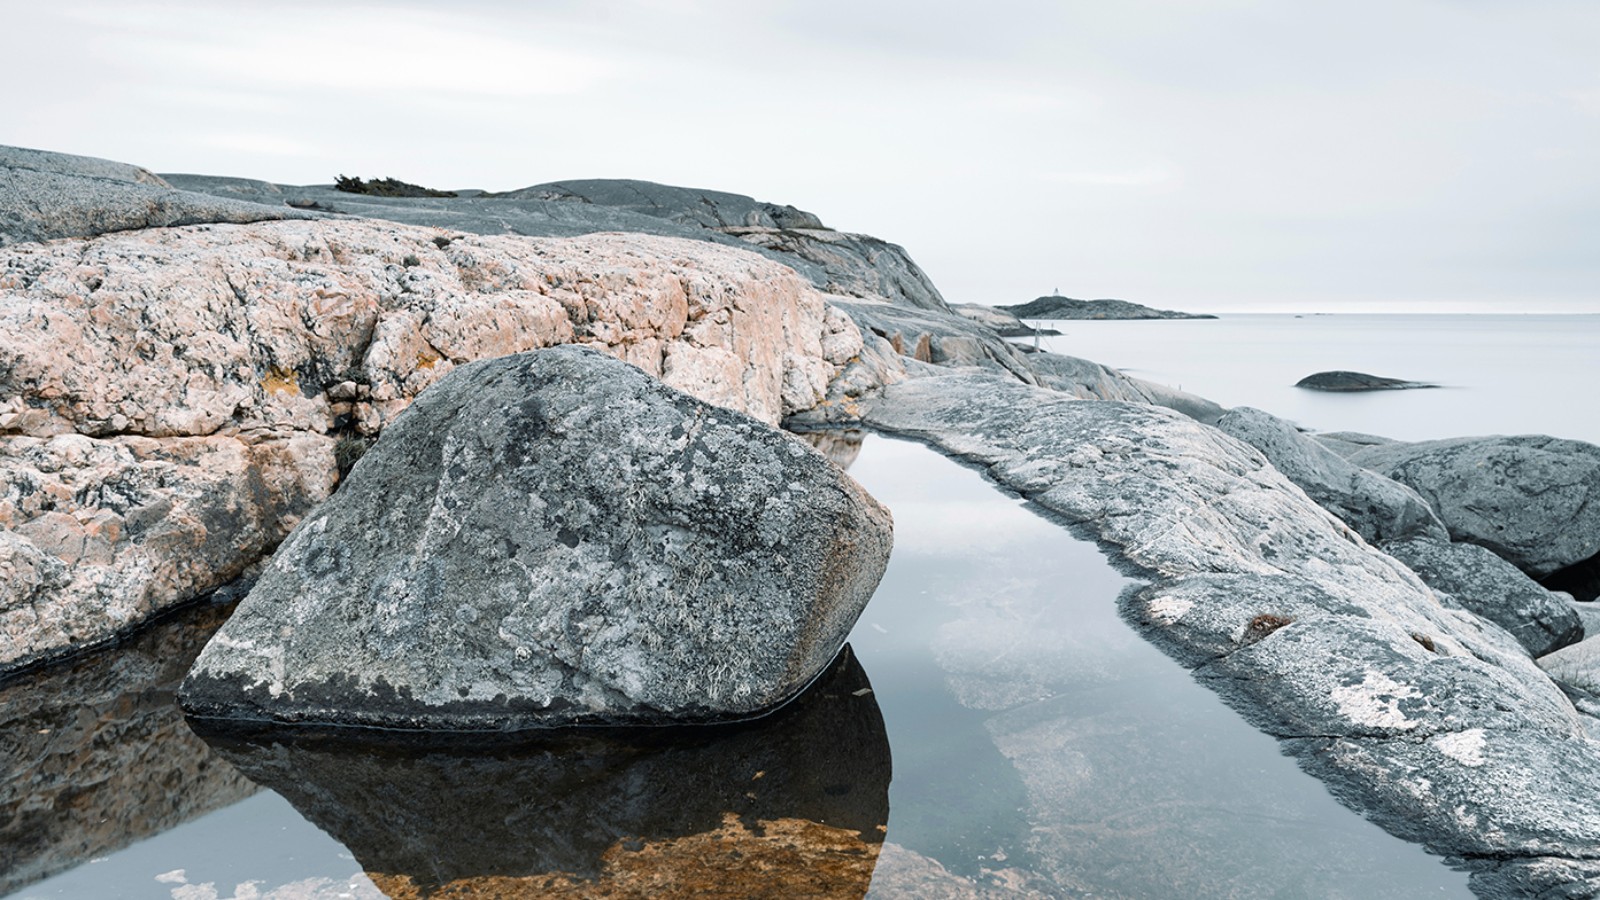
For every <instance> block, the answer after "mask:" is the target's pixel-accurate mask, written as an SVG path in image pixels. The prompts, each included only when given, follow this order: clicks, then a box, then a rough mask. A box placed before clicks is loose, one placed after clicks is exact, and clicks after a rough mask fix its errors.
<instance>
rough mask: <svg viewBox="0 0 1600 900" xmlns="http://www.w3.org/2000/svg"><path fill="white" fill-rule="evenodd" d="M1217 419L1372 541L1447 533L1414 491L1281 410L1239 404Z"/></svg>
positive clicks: (1443, 538) (1442, 538)
mask: <svg viewBox="0 0 1600 900" xmlns="http://www.w3.org/2000/svg"><path fill="white" fill-rule="evenodd" d="M1216 425H1217V427H1218V428H1220V429H1222V431H1223V432H1224V433H1225V434H1229V435H1232V436H1233V437H1236V438H1238V439H1239V440H1241V441H1244V442H1245V443H1247V444H1249V445H1250V446H1252V447H1255V448H1256V449H1257V450H1260V451H1261V452H1262V453H1263V454H1265V455H1266V457H1267V459H1268V460H1270V461H1271V462H1272V465H1273V466H1275V467H1276V468H1277V470H1278V471H1279V472H1282V473H1283V474H1284V475H1287V476H1288V477H1289V480H1290V481H1292V482H1294V483H1295V484H1297V485H1299V487H1300V489H1301V490H1303V491H1305V492H1306V495H1307V496H1309V497H1310V498H1311V499H1313V500H1315V501H1317V504H1318V505H1319V506H1321V507H1322V508H1323V509H1326V510H1327V511H1328V512H1331V513H1333V514H1334V515H1336V516H1338V517H1339V518H1340V519H1342V520H1344V523H1345V524H1346V525H1349V526H1350V527H1351V528H1354V529H1355V530H1356V531H1357V532H1358V533H1359V534H1360V535H1361V536H1362V537H1364V538H1366V539H1367V541H1368V542H1370V543H1377V542H1379V541H1392V540H1401V539H1404V538H1409V537H1430V538H1434V539H1435V540H1439V541H1446V540H1448V539H1449V538H1448V537H1447V536H1446V534H1445V529H1444V526H1443V525H1442V524H1440V523H1439V520H1438V518H1437V517H1435V516H1434V514H1433V510H1431V509H1429V508H1428V504H1427V502H1426V501H1424V500H1423V499H1422V498H1421V497H1419V496H1417V492H1416V491H1413V490H1412V489H1410V488H1408V487H1406V486H1405V485H1402V484H1399V483H1397V482H1394V481H1391V480H1390V479H1388V478H1384V477H1383V476H1382V475H1379V474H1377V473H1375V472H1369V471H1367V470H1366V469H1363V468H1361V467H1360V466H1357V465H1355V464H1353V463H1350V462H1348V461H1346V460H1345V459H1344V458H1343V457H1341V456H1340V455H1339V454H1337V453H1334V452H1333V451H1332V450H1329V449H1328V448H1326V447H1324V446H1322V445H1321V444H1319V443H1317V442H1316V441H1314V440H1312V439H1311V438H1309V437H1307V436H1306V435H1304V434H1301V433H1300V430H1299V429H1297V428H1295V427H1294V426H1293V425H1291V424H1289V423H1288V422H1285V421H1284V420H1282V419H1280V418H1278V417H1277V416H1274V415H1271V414H1269V413H1264V412H1262V411H1261V410H1259V409H1251V408H1250V407H1248V406H1241V407H1238V408H1236V409H1233V410H1232V411H1230V412H1229V413H1228V414H1227V415H1225V416H1222V417H1221V418H1220V419H1218V420H1217V423H1216Z"/></svg>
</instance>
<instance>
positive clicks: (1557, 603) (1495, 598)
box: [1382, 538, 1584, 657]
mask: <svg viewBox="0 0 1600 900" xmlns="http://www.w3.org/2000/svg"><path fill="white" fill-rule="evenodd" d="M1382 549H1383V552H1385V553H1387V554H1389V555H1390V556H1392V557H1394V558H1395V559H1398V560H1400V561H1401V562H1403V563H1405V564H1406V566H1407V567H1408V568H1410V569H1411V571H1413V572H1415V573H1417V575H1418V576H1419V577H1420V578H1421V579H1422V580H1423V581H1425V582H1427V583H1428V586H1429V587H1431V588H1433V589H1434V590H1436V591H1441V592H1443V593H1446V594H1449V595H1450V596H1451V597H1452V598H1454V599H1455V600H1456V601H1457V602H1458V603H1460V604H1461V605H1462V606H1464V607H1466V608H1467V609H1469V610H1471V611H1472V612H1474V613H1477V614H1478V615H1480V616H1483V617H1484V618H1485V619H1488V620H1489V621H1491V622H1493V623H1495V624H1496V625H1499V626H1500V627H1501V628H1504V629H1505V630H1507V631H1509V632H1511V634H1512V636H1513V637H1515V638H1516V639H1517V641H1518V642H1519V643H1521V644H1522V646H1524V647H1526V648H1528V653H1529V655H1531V656H1536V657H1537V656H1543V655H1545V654H1546V653H1549V652H1551V651H1552V650H1557V649H1559V648H1561V647H1565V646H1567V645H1568V644H1571V643H1573V642H1575V641H1578V640H1581V639H1582V638H1583V635H1584V627H1583V622H1582V621H1581V620H1580V619H1579V618H1578V614H1577V612H1576V611H1575V610H1573V609H1572V606H1571V604H1569V603H1568V602H1567V601H1566V600H1564V599H1562V598H1560V597H1557V596H1556V595H1555V594H1552V593H1551V592H1550V591H1548V590H1545V588H1544V587H1542V586H1541V585H1540V584H1539V583H1538V582H1536V581H1534V580H1533V579H1531V578H1529V577H1528V576H1526V575H1524V574H1522V571H1521V570H1520V569H1518V568H1517V567H1516V566H1513V565H1512V564H1510V563H1508V562H1506V561H1505V560H1503V559H1501V558H1500V557H1498V556H1496V555H1494V554H1493V553H1491V552H1489V551H1488V550H1485V549H1484V548H1482V547H1478V546H1475V545H1473V544H1455V543H1450V542H1448V541H1439V540H1429V539H1426V538H1415V539H1411V540H1401V541H1391V542H1389V543H1386V544H1383V545H1382Z"/></svg>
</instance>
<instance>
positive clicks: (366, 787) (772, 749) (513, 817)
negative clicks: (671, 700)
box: [196, 648, 890, 898]
mask: <svg viewBox="0 0 1600 900" xmlns="http://www.w3.org/2000/svg"><path fill="white" fill-rule="evenodd" d="M196 727H197V728H199V729H200V733H201V734H202V735H204V736H205V737H206V739H207V740H209V741H211V742H212V744H213V746H215V747H216V748H217V749H218V750H219V751H220V752H221V754H222V755H223V756H224V757H225V758H226V759H228V760H230V761H231V762H233V764H234V765H236V766H238V767H239V768H240V769H241V770H242V771H243V772H244V773H245V774H247V775H249V776H250V778H252V779H254V780H255V781H257V782H258V783H260V784H262V785H264V786H266V787H269V788H271V789H272V790H274V791H277V792H278V793H280V794H282V795H283V796H284V797H285V798H287V799H288V800H289V801H290V802H291V803H293V804H294V806H295V808H296V809H297V810H298V811H299V812H300V814H301V815H303V816H305V817H306V818H307V819H308V820H310V821H311V822H312V823H314V824H315V825H316V826H317V827H319V828H321V829H323V830H324V831H326V832H327V833H328V834H330V835H332V836H333V837H334V838H335V839H337V840H338V841H339V842H341V843H342V844H344V845H345V846H346V847H348V848H349V849H350V851H351V853H353V854H354V855H355V857H356V859H357V860H358V861H359V862H360V864H361V866H362V868H363V869H365V870H366V871H367V873H368V874H369V876H370V877H371V878H372V879H373V880H374V881H375V882H377V883H378V884H379V885H381V886H383V888H384V889H385V892H386V893H387V895H388V896H390V897H410V896H448V897H469V896H506V897H511V896H517V897H522V896H526V897H599V896H606V897H659V896H668V897H690V896H694V897H702V896H712V897H788V896H817V897H841V898H842V897H852V896H853V897H859V896H861V895H862V894H864V893H865V892H866V888H867V882H868V880H869V879H870V878H871V875H872V868H873V862H874V860H875V858H876V857H877V854H878V848H879V847H880V846H881V844H882V841H883V827H884V826H885V825H887V824H888V817H889V795H888V790H889V780H890V758H889V741H888V736H887V735H886V734H885V731H884V726H883V718H882V716H881V715H880V713H879V711H878V705H877V702H876V700H875V698H874V696H873V693H872V686H871V684H870V683H869V682H868V680H867V678H866V674H865V673H864V672H863V671H862V670H861V667H860V665H859V664H858V663H857V662H856V661H855V660H854V658H853V657H852V656H850V654H849V652H848V648H847V650H846V652H845V653H843V654H841V656H840V658H839V659H838V660H836V661H835V662H834V663H833V664H832V665H831V666H830V667H829V669H828V671H827V672H826V673H825V674H824V675H823V676H822V677H821V678H820V679H818V681H817V682H816V683H815V684H814V685H812V686H811V688H809V689H808V690H807V691H806V692H805V693H804V694H802V695H801V696H800V697H799V698H797V699H796V700H795V702H794V703H792V704H790V705H789V706H786V707H785V708H783V709H782V710H779V711H778V712H777V713H775V714H773V715H772V716H769V717H767V718H764V719H762V720H760V721H758V722H753V723H748V724H744V725H740V726H735V727H727V728H718V727H715V726H712V727H706V726H699V727H696V728H693V729H683V728H676V729H674V728H663V729H638V730H633V731H631V732H622V733H615V732H613V731H611V730H607V729H583V730H564V731H560V732H555V733H553V734H550V735H548V736H542V737H538V738H535V739H533V740H530V741H520V742H517V743H513V744H507V745H505V746H496V745H495V744H494V743H492V742H489V743H487V745H486V740H485V739H484V738H483V737H482V736H477V737H472V738H467V737H464V736H456V737H455V738H454V739H450V740H446V739H443V738H433V739H430V740H428V741H427V742H424V743H420V744H418V745H415V746H413V745H412V744H411V743H410V742H406V741H396V736H395V735H392V734H391V735H387V736H386V738H387V739H386V740H362V739H360V738H359V737H357V736H352V735H350V734H344V735H336V734H317V733H315V732H314V731H312V732H311V733H307V732H308V730H307V729H276V730H263V731H243V732H239V731H230V730H221V731H213V730H211V728H212V727H214V726H211V725H208V724H207V723H204V722H197V723H196ZM397 787H398V788H401V789H398V790H397V789H396V788H397Z"/></svg>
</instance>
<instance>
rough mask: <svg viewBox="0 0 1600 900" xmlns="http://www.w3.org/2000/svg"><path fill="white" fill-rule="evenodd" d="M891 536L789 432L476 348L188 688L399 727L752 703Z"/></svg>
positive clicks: (849, 601) (645, 380)
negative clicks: (479, 354)
mask: <svg viewBox="0 0 1600 900" xmlns="http://www.w3.org/2000/svg"><path fill="white" fill-rule="evenodd" d="M890 545H891V526H890V520H889V514H888V512H887V511H886V510H884V509H883V508H882V507H880V506H879V505H878V504H877V503H876V502H875V501H874V500H872V498H871V497H869V496H867V494H866V493H865V492H864V491H862V490H861V488H860V487H859V486H857V485H856V484H855V482H853V481H851V480H850V478H849V477H848V476H846V475H845V474H844V473H843V472H842V471H840V470H839V469H838V468H837V467H835V466H834V465H833V464H832V463H830V462H828V461H827V460H826V459H825V458H823V457H822V456H821V454H819V453H817V452H815V451H814V450H812V449H811V448H810V447H808V446H806V445H805V444H804V442H802V441H800V440H798V439H796V438H794V437H792V436H790V435H786V434H783V433H781V432H779V431H776V430H774V429H772V428H770V427H768V426H766V425H764V424H762V423H760V422H758V421H756V420H754V419H752V418H750V417H748V416H744V415H741V414H738V413H735V412H732V411H729V410H726V409H723V408H720V407H716V406H711V405H709V404H706V403H703V402H701V401H699V400H696V399H694V398H693V397H690V396H688V395H687V394H684V393H682V392H679V391H676V390H673V389H671V388H669V387H666V386H665V385H663V384H662V383H661V382H659V381H656V380H654V379H652V378H650V377H648V376H646V375H645V374H644V373H642V372H640V371H639V370H638V369H636V368H634V367H632V366H628V365H624V364H623V363H620V362H618V361H617V360H614V359H612V358H610V357H608V356H605V355H604V354H601V353H598V352H596V351H594V350H590V349H587V348H580V347H557V348H552V349H548V350H543V351H538V352H533V353H525V354H518V355H515V356H509V357H502V358H499V359H493V360H484V361H480V362H477V363H472V364H469V365H467V366H463V367H461V368H460V369H459V370H458V371H457V372H454V373H452V374H451V375H450V376H448V377H446V378H445V379H444V380H442V381H440V382H439V383H438V384H436V385H434V386H433V387H432V388H430V389H429V390H428V391H427V392H426V393H424V394H423V395H422V396H421V397H420V398H419V399H418V400H417V402H416V403H415V404H413V405H412V407H411V408H410V409H408V410H407V411H406V413H405V415H403V416H402V417H400V418H399V419H397V420H396V421H395V422H394V424H392V425H391V426H389V428H387V429H386V430H385V432H384V434H383V436H382V437H380V438H379V440H378V442H377V444H375V445H374V446H373V448H372V449H371V450H369V451H368V452H367V454H366V455H365V456H364V457H363V458H362V459H361V462H360V463H358V464H357V465H356V467H355V469H354V471H352V472H351V474H350V477H349V479H348V480H347V482H346V484H345V485H344V486H343V487H342V488H341V490H340V492H339V493H338V494H337V495H335V496H334V497H333V498H331V499H330V500H328V501H327V502H326V503H324V504H322V505H321V506H320V507H318V508H317V510H316V511H315V512H314V513H313V514H312V515H311V516H310V517H309V518H308V519H306V521H305V522H304V523H303V524H302V525H301V526H300V527H299V528H298V529H296V531H295V532H294V534H293V535H291V536H290V538H289V539H288V540H287V541H286V542H285V543H284V545H283V547H282V548H280V549H279V550H278V552H277V553H276V554H275V555H274V556H273V559H272V563H271V564H270V565H269V566H268V567H267V569H266V570H265V572H264V573H263V574H262V576H261V580H260V581H259V582H258V583H257V585H256V587H255V588H254V590H252V591H251V593H250V596H249V597H247V598H246V599H245V601H244V602H243V603H242V604H240V606H239V609H238V611H237V612H236V613H235V614H234V616H233V618H232V619H230V620H229V622H228V623H227V625H225V626H224V627H223V629H222V631H220V632H219V633H218V635H217V637H216V638H214V639H213V640H212V642H211V644H210V645H209V646H208V647H207V649H206V650H205V652H203V653H202V654H201V656H200V659H199V660H198V661H197V662H196V663H195V666H194V669H193V670H192V671H191V672H190V674H189V677H188V679H186V680H185V682H184V685H183V688H182V692H181V699H182V702H183V704H184V706H185V708H186V709H188V710H189V711H190V712H191V713H194V714H199V715H204V716H213V717H224V718H255V719H276V720H280V721H313V722H331V723H334V724H352V725H369V726H380V727H391V728H433V729H477V730H494V729H508V728H526V727H539V726H555V725H567V724H659V723H665V722H674V721H682V720H696V719H699V720H716V719H729V718H741V717H749V716H752V715H756V714H759V713H761V712H763V711H765V710H768V709H770V708H772V707H774V706H776V705H778V704H780V703H782V702H783V701H785V700H787V699H789V698H790V697H791V696H793V695H794V694H795V693H796V692H797V691H799V690H800V689H801V688H802V687H804V686H805V685H806V684H807V683H808V682H809V681H811V679H812V678H814V677H816V675H817V674H818V673H819V672H821V671H822V669H823V667H824V666H825V665H826V664H827V663H828V661H829V660H830V659H832V658H833V656H834V654H835V653H836V652H837V651H838V649H839V647H840V646H841V645H842V644H843V643H844V639H845V636H846V635H847V634H848V633H849V631H850V628H851V626H852V625H854V624H855V619H856V616H857V615H859V614H860V612H861V609H862V608H863V607H865V606H866V603H867V600H868V599H869V598H870V597H871V596H872V591H873V589H874V588H875V587H876V586H877V583H878V579H879V578H880V577H881V576H882V574H883V568H884V566H885V564H886V563H887V562H888V557H889V548H890Z"/></svg>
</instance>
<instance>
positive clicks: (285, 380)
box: [261, 366, 300, 394]
mask: <svg viewBox="0 0 1600 900" xmlns="http://www.w3.org/2000/svg"><path fill="white" fill-rule="evenodd" d="M261 389H262V390H263V391H266V392H267V393H268V394H298V393H300V375H299V373H297V372H295V371H294V370H293V369H281V368H279V367H277V366H273V367H272V368H270V369H268V370H267V374H265V375H263V376H261Z"/></svg>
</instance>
